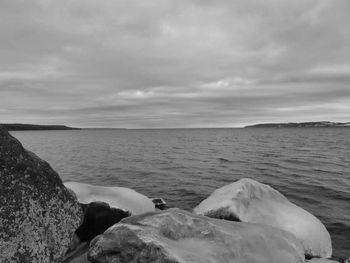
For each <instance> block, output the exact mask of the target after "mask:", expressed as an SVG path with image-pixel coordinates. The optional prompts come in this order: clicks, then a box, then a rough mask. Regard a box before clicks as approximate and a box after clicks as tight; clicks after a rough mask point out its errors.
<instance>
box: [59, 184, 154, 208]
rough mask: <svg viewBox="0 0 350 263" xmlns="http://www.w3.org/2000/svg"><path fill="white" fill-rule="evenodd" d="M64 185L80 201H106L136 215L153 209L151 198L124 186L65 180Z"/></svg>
mask: <svg viewBox="0 0 350 263" xmlns="http://www.w3.org/2000/svg"><path fill="white" fill-rule="evenodd" d="M64 185H65V186H66V187H68V188H69V189H71V190H72V191H73V192H74V193H75V194H76V196H77V197H78V200H79V202H80V203H83V204H88V203H91V202H95V201H101V202H105V203H108V204H109V205H110V206H111V207H114V208H119V209H123V210H125V211H129V212H130V213H131V214H133V215H138V214H142V213H146V212H150V211H154V210H155V207H154V204H153V202H152V200H151V199H149V198H148V197H147V196H145V195H142V194H140V193H138V192H136V191H135V190H133V189H129V188H124V187H104V186H95V185H90V184H83V183H77V182H65V183H64Z"/></svg>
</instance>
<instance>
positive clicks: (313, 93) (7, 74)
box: [0, 0, 350, 128]
mask: <svg viewBox="0 0 350 263" xmlns="http://www.w3.org/2000/svg"><path fill="white" fill-rule="evenodd" d="M349 11H350V1H349V0H293V1H292V0H289V1H287V0H245V1H242V0H227V1H225V0H217V1H213V0H152V1H143V0H138V1H135V0H94V1H92V0H66V1H60V0H31V1H28V0H1V1H0V123H34V124H65V125H70V126H74V127H115V128H118V127H119V128H180V127H187V128H195V127H241V126H244V125H249V124H254V123H265V122H290V121H294V122H300V121H326V120H329V121H344V122H345V121H350V16H349Z"/></svg>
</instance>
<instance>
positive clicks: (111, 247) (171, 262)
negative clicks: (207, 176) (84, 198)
mask: <svg viewBox="0 0 350 263" xmlns="http://www.w3.org/2000/svg"><path fill="white" fill-rule="evenodd" d="M88 259H89V260H90V261H91V262H95V263H109V262H110V263H112V262H118V263H129V262H138V263H185V262H186V263H188V262H196V263H209V262H210V263H281V262H283V263H301V262H304V255H303V248H302V246H301V244H300V242H299V241H298V240H297V239H296V238H295V237H294V236H293V235H292V234H290V233H288V232H285V231H283V230H280V229H277V228H273V227H270V226H262V225H257V224H250V223H242V222H228V221H225V220H218V219H212V218H209V217H204V216H197V215H194V214H191V213H189V212H186V211H183V210H179V209H168V210H165V211H158V212H152V213H146V214H143V215H138V216H131V217H128V218H125V219H123V220H122V221H121V222H120V223H118V224H115V225H114V226H112V227H110V228H109V229H108V230H107V231H105V232H104V233H103V234H102V235H100V236H97V237H96V238H95V239H93V240H92V241H91V243H90V250H89V252H88Z"/></svg>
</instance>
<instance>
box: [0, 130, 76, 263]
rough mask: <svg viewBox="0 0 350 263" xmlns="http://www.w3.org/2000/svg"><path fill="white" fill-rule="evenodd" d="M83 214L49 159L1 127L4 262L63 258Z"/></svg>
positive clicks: (0, 254)
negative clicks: (25, 147)
mask: <svg viewBox="0 0 350 263" xmlns="http://www.w3.org/2000/svg"><path fill="white" fill-rule="evenodd" d="M81 217H82V211H81V208H80V206H79V205H78V203H77V200H76V198H75V197H74V196H73V195H72V194H71V193H70V192H69V191H68V190H67V189H66V188H65V187H64V185H63V184H62V182H61V179H60V178H59V176H58V174H57V173H56V172H55V171H54V170H53V169H52V168H51V167H50V165H49V164H48V163H46V162H45V161H43V160H41V159H40V158H39V157H37V156H36V155H35V154H33V153H31V152H29V151H26V150H25V149H24V148H23V146H22V145H21V143H20V142H19V141H18V140H16V139H15V138H14V137H12V136H11V135H10V134H9V133H8V132H7V131H4V130H2V129H1V128H0V262H2V263H5V262H26V263H29V262H59V261H60V259H61V258H62V257H63V256H64V254H65V252H66V250H67V248H68V246H69V243H70V241H71V238H72V235H73V233H74V230H75V229H76V228H77V227H78V226H79V224H80V222H81Z"/></svg>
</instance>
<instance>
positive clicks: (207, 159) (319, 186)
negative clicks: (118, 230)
mask: <svg viewBox="0 0 350 263" xmlns="http://www.w3.org/2000/svg"><path fill="white" fill-rule="evenodd" d="M11 133H12V134H13V135H14V136H15V137H17V138H18V139H19V140H20V141H21V142H22V143H23V145H24V146H25V147H26V148H27V149H29V150H31V151H33V152H34V153H36V154H37V155H38V156H39V157H41V158H42V159H44V160H46V161H48V162H49V163H50V164H51V166H52V167H53V168H54V169H55V170H56V171H57V172H58V173H59V175H60V176H61V178H62V180H63V181H69V180H71V181H77V182H84V183H91V184H96V185H102V186H123V187H130V188H133V189H135V190H136V191H138V192H140V193H142V194H145V195H147V196H149V197H162V198H164V199H165V200H166V202H167V204H168V205H169V206H174V207H179V208H182V209H186V210H192V209H193V208H194V207H195V206H196V205H197V204H199V203H200V202H201V201H202V200H203V199H205V198H206V197H208V196H209V195H210V194H211V193H212V192H213V191H214V190H215V189H216V188H219V187H221V186H223V185H226V184H229V183H232V182H234V181H236V180H238V179H240V178H244V177H249V178H253V179H255V180H258V181H260V182H262V183H266V184H269V185H271V186H272V187H274V188H275V189H277V190H278V191H280V192H281V193H283V194H284V195H285V196H286V197H287V198H288V199H289V200H290V201H292V202H294V203H295V204H297V205H299V206H301V207H302V208H304V209H306V210H308V211H309V212H311V213H312V214H314V215H315V216H317V217H318V218H319V219H320V220H321V221H322V222H323V223H324V224H325V225H326V227H327V229H328V231H329V232H330V234H331V236H332V241H333V254H334V255H337V256H343V257H345V256H348V257H349V255H350V128H285V129H283V128H280V129H278V128H270V129H263V128H255V129H254V128H252V129H154V130H123V129H86V130H67V131H16V132H11Z"/></svg>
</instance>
